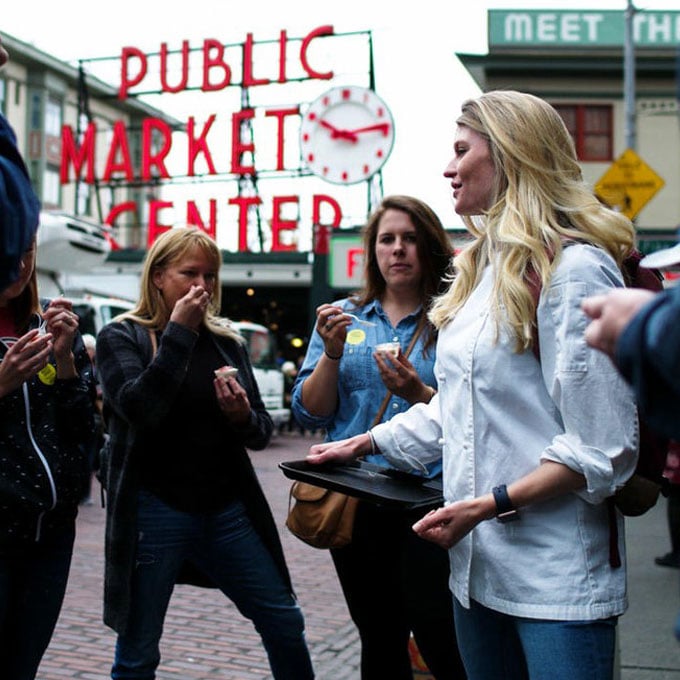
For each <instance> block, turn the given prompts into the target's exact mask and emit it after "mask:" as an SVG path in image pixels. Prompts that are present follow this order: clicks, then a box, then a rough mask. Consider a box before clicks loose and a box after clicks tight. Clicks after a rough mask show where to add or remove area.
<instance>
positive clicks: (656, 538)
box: [0, 435, 680, 680]
mask: <svg viewBox="0 0 680 680" xmlns="http://www.w3.org/2000/svg"><path fill="white" fill-rule="evenodd" d="M313 441H315V439H313V438H310V437H309V436H308V437H307V438H300V437H299V436H291V437H289V436H287V435H286V436H282V437H278V438H275V439H274V440H273V442H272V444H271V446H270V447H269V448H268V449H267V450H266V451H261V452H257V453H253V454H252V459H253V463H254V465H255V468H256V469H257V472H258V475H259V477H260V480H261V482H262V485H263V487H264V489H265V493H266V494H267V497H268V498H269V502H270V504H271V506H272V510H273V512H274V516H275V518H276V520H277V523H278V525H279V528H280V533H281V539H282V541H283V546H284V550H285V551H286V555H287V558H288V564H289V567H290V570H291V576H292V578H293V582H294V585H295V588H296V591H297V593H298V596H299V598H300V603H301V605H302V608H303V611H304V613H305V618H306V623H307V636H308V640H309V644H310V649H311V651H312V657H313V659H314V665H315V669H316V671H317V677H318V679H319V680H357V679H358V677H359V672H358V651H359V645H358V640H357V636H356V632H355V629H354V626H353V625H352V623H351V621H350V619H349V615H348V613H347V609H346V605H345V602H344V599H343V597H342V593H341V591H340V587H339V584H338V581H337V578H336V577H335V572H334V570H333V566H332V563H331V560H330V555H329V554H328V553H327V552H326V551H323V550H315V549H314V548H310V547H309V546H306V545H305V544H304V543H302V542H301V541H299V540H297V539H296V538H294V537H293V536H292V535H291V534H290V533H289V532H288V530H287V529H286V528H285V526H284V520H285V516H286V509H287V505H288V489H289V487H290V483H289V480H287V479H286V478H285V477H284V476H283V475H282V473H281V472H280V471H279V469H278V467H277V466H278V463H279V462H280V461H282V460H293V459H298V458H302V457H303V456H304V454H305V453H306V451H307V449H308V447H309V445H310V444H311V443H313ZM665 510H666V508H665V501H662V502H660V503H659V504H658V506H657V507H656V508H654V510H652V511H651V512H649V513H647V514H646V515H644V516H643V517H639V518H634V519H632V520H630V521H628V522H627V523H626V537H627V544H628V566H629V595H630V609H629V611H628V612H627V614H626V615H625V616H623V617H622V618H621V620H620V623H619V637H620V649H621V655H620V656H621V673H620V679H621V680H680V647H679V646H678V643H677V641H676V640H675V639H674V637H673V634H672V626H673V623H674V621H675V617H676V616H677V612H678V609H679V608H680V604H679V601H678V572H677V571H676V570H674V569H663V568H659V567H656V566H655V565H654V563H653V556H654V555H658V554H661V553H663V552H665V551H666V550H667V549H668V529H667V526H666V519H665ZM103 531H104V511H103V510H102V509H101V508H99V507H97V506H93V507H85V508H82V510H81V513H80V516H79V518H78V533H77V539H76V549H75V554H74V559H73V567H72V570H71V579H70V581H69V587H68V591H67V593H66V600H65V602H64V608H63V610H62V614H61V617H60V619H59V623H58V624H57V629H56V631H55V635H54V637H53V639H52V643H51V645H50V647H49V649H48V650H47V653H46V655H45V657H44V660H43V664H42V665H41V667H40V672H39V674H38V680H65V679H69V680H70V679H74V680H75V679H84V680H105V679H106V678H108V677H109V667H110V664H111V658H112V655H113V647H114V642H115V636H114V634H113V632H112V631H111V630H109V629H108V628H106V627H105V626H104V624H103V623H102V622H101V593H102V573H103ZM161 653H162V656H163V660H162V664H161V667H160V669H159V672H158V680H170V679H174V680H210V679H211V678H217V677H219V678H223V679H224V680H263V679H264V678H268V677H270V675H269V672H268V666H267V662H266V660H265V655H264V652H263V651H262V649H261V646H260V643H259V640H258V638H257V636H256V635H255V633H254V632H253V629H252V626H251V624H250V622H248V621H247V620H245V619H244V618H243V617H241V615H240V614H239V613H238V612H237V611H236V610H235V608H234V606H233V605H232V604H231V602H229V601H228V600H227V599H226V598H225V597H224V596H222V594H221V593H219V592H218V591H214V590H207V589H201V588H192V587H190V586H178V587H177V588H176V591H175V594H174V596H173V600H172V602H171V603H170V610H169V613H168V616H167V618H166V626H165V633H164V636H163V640H162V649H161ZM0 680H1V678H0Z"/></svg>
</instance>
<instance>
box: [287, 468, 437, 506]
mask: <svg viewBox="0 0 680 680" xmlns="http://www.w3.org/2000/svg"><path fill="white" fill-rule="evenodd" d="M279 467H280V468H281V470H282V471H283V474H284V475H286V477H288V478H289V479H294V480H299V481H302V482H307V483H308V484H314V485H316V486H321V487H323V488H325V489H332V490H333V491H341V492H342V493H346V494H347V495H348V496H356V497H357V498H361V499H363V500H366V501H371V502H373V503H377V504H380V505H392V506H400V507H403V508H406V509H410V508H421V507H426V506H430V505H431V506H437V505H442V504H443V495H442V483H441V479H427V478H426V477H421V476H419V475H415V474H409V473H408V472H402V471H401V470H394V469H392V468H383V467H380V466H379V465H373V464H371V463H367V462H365V461H353V462H352V463H345V464H343V465H325V464H321V465H315V464H312V463H309V462H308V461H306V460H292V461H287V462H283V463H279Z"/></svg>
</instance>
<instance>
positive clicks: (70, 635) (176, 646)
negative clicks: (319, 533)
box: [38, 435, 359, 680]
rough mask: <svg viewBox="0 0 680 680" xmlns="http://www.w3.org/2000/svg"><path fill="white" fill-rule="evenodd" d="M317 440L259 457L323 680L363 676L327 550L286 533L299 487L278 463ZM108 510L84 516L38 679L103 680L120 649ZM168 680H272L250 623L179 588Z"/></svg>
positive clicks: (291, 440)
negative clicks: (111, 607) (107, 576)
mask: <svg viewBox="0 0 680 680" xmlns="http://www.w3.org/2000/svg"><path fill="white" fill-rule="evenodd" d="M316 440H317V439H316V438H315V437H311V436H309V435H308V436H307V437H300V436H298V435H291V436H288V435H283V436H279V437H276V438H274V440H273V441H272V444H271V445H270V447H269V448H268V449H267V450H265V451H261V452H253V453H252V454H251V456H252V460H253V464H254V465H255V468H256V469H257V473H258V476H259V478H260V481H261V483H262V486H263V487H264V489H265V493H266V494H267V497H268V499H269V502H270V504H271V507H272V511H273V513H274V516H275V518H276V521H277V524H278V525H279V530H280V533H281V539H282V541H283V546H284V550H285V552H286V556H287V559H288V565H289V568H290V571H291V576H292V579H293V584H294V586H295V589H296V592H297V594H298V597H299V600H300V604H301V606H302V609H303V612H304V614H305V620H306V627H307V638H308V642H309V646H310V650H311V652H312V657H313V660H314V666H315V669H316V672H317V677H318V678H319V680H328V679H329V678H332V679H333V680H356V678H358V677H359V673H358V670H357V667H358V648H359V645H358V639H357V635H356V631H355V628H354V626H353V624H352V622H351V621H350V619H349V614H348V613H347V607H346V605H345V601H344V599H343V596H342V592H341V590H340V586H339V584H338V581H337V578H336V576H335V571H334V570H333V566H332V563H331V559H330V555H329V554H328V552H327V551H323V550H316V549H314V548H311V547H309V546H307V545H305V544H304V543H302V542H301V541H299V540H298V539H296V538H295V537H293V536H292V535H291V534H290V533H289V532H288V530H287V529H286V528H285V526H284V520H285V516H286V509H287V506H288V489H289V486H290V483H289V480H287V479H286V478H285V477H284V476H283V474H282V473H281V471H280V470H279V469H278V467H277V466H278V463H279V462H280V461H282V460H291V459H296V458H302V457H303V456H304V454H305V453H306V451H307V449H308V448H309V446H310V445H311V444H312V443H313V442H314V441H316ZM103 541H104V510H103V509H102V508H100V507H98V505H95V506H89V507H83V508H81V511H80V514H79V517H78V532H77V538H76V548H75V552H74V557H73V565H72V568H71V578H70V580H69V586H68V590H67V593H66V598H65V601H64V608H63V610H62V614H61V617H60V619H59V622H58V624H57V628H56V630H55V634H54V637H53V639H52V642H51V644H50V646H49V648H48V650H47V653H46V655H45V657H44V658H43V663H42V664H41V666H40V671H39V674H38V679H39V680H64V679H66V678H68V679H71V678H73V679H75V678H79V679H84V680H104V679H105V678H108V677H109V668H110V665H111V659H112V655H113V648H114V644H115V635H114V633H113V631H111V630H110V629H109V628H107V627H106V626H104V624H103V623H102V604H101V601H102V574H103ZM161 655H162V661H161V666H160V668H159V670H158V675H157V677H158V679H159V680H169V679H171V678H173V679H176V680H203V679H207V678H215V677H219V678H223V679H225V680H263V679H264V678H270V677H271V675H270V673H269V665H268V663H267V660H266V656H265V653H264V651H263V650H262V647H261V644H260V641H259V636H258V635H257V633H256V632H255V630H254V629H253V627H252V625H251V623H250V622H249V621H248V620H247V619H245V618H243V617H242V616H241V615H240V614H239V612H238V611H237V610H236V608H235V607H234V605H233V604H232V603H231V602H230V601H229V600H227V599H226V598H225V597H224V596H223V595H222V594H221V593H220V592H219V591H215V590H212V589H203V588H194V587H191V586H177V587H176V589H175V593H174V594H173V598H172V601H171V603H170V609H169V612H168V615H167V617H166V621H165V630H164V633H163V639H162V642H161Z"/></svg>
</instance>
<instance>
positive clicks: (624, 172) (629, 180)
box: [595, 149, 665, 220]
mask: <svg viewBox="0 0 680 680" xmlns="http://www.w3.org/2000/svg"><path fill="white" fill-rule="evenodd" d="M664 184H665V182H664V180H663V179H661V177H659V175H657V174H656V172H654V170H652V168H650V167H649V165H647V164H646V163H645V162H644V161H643V160H642V159H641V158H640V156H638V155H637V154H636V153H635V151H633V150H632V149H626V150H625V151H624V152H623V153H622V154H621V155H620V156H619V157H618V158H617V159H616V160H615V161H614V162H613V163H612V164H611V166H610V167H609V170H607V172H605V173H604V175H602V177H600V179H599V180H598V182H597V184H595V193H596V194H597V196H598V198H599V199H600V200H601V201H603V202H604V203H606V204H607V205H608V206H610V207H611V208H614V210H618V211H619V212H621V213H623V214H624V215H625V216H626V217H627V218H628V219H630V220H633V219H635V217H637V215H638V213H639V212H640V211H641V210H642V208H644V207H645V205H647V203H648V202H649V201H650V200H651V199H652V198H653V197H654V195H655V194H656V193H657V192H658V191H659V189H661V188H662V187H663V186H664Z"/></svg>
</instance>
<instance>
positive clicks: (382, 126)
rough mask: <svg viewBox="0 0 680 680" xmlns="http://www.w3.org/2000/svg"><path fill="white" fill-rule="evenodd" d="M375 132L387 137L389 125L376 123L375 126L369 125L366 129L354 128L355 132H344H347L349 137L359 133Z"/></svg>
mask: <svg viewBox="0 0 680 680" xmlns="http://www.w3.org/2000/svg"><path fill="white" fill-rule="evenodd" d="M375 131H380V132H382V133H383V135H385V136H387V133H388V132H389V131H390V124H389V123H376V124H375V125H369V126H368V127H362V128H356V129H355V130H346V132H348V133H349V134H351V135H354V136H355V137H356V136H357V135H358V134H359V133H360V132H375Z"/></svg>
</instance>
